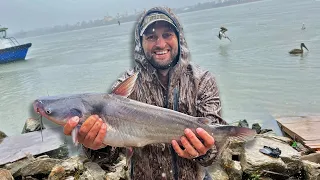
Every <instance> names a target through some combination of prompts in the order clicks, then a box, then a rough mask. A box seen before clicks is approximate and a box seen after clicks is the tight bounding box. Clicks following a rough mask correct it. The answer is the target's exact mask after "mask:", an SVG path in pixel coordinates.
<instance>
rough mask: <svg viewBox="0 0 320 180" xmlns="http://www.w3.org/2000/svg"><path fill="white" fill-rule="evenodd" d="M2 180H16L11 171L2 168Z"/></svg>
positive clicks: (0, 177) (0, 173)
mask: <svg viewBox="0 0 320 180" xmlns="http://www.w3.org/2000/svg"><path fill="white" fill-rule="evenodd" d="M0 180H14V179H13V176H12V175H11V172H10V171H9V170H7V169H1V168H0Z"/></svg>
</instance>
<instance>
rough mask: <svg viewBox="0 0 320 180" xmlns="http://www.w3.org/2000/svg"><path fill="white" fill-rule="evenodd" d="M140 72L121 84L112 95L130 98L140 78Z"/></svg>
mask: <svg viewBox="0 0 320 180" xmlns="http://www.w3.org/2000/svg"><path fill="white" fill-rule="evenodd" d="M138 74H139V72H136V73H134V74H133V75H131V76H130V77H129V78H127V79H126V80H124V81H123V82H122V83H120V84H119V85H118V86H117V87H116V88H114V90H113V91H112V94H116V95H120V96H124V97H128V96H129V95H130V94H131V93H132V91H133V87H134V85H135V83H136V80H137V78H138Z"/></svg>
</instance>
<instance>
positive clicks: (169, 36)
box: [162, 33, 173, 39]
mask: <svg viewBox="0 0 320 180" xmlns="http://www.w3.org/2000/svg"><path fill="white" fill-rule="evenodd" d="M172 36H173V34H172V33H163V34H162V37H163V39H169V38H171V37H172Z"/></svg>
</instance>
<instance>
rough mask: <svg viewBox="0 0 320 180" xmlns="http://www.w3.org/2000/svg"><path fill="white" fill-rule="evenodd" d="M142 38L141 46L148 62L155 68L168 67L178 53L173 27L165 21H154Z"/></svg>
mask: <svg viewBox="0 0 320 180" xmlns="http://www.w3.org/2000/svg"><path fill="white" fill-rule="evenodd" d="M142 38H143V39H142V47H143V50H144V53H145V55H146V57H147V59H148V60H149V61H150V63H151V64H152V65H153V66H154V67H155V68H157V69H167V68H169V67H170V66H171V65H172V63H173V62H174V60H175V58H176V57H177V55H178V38H177V36H176V34H175V32H174V30H173V27H172V26H171V25H170V24H169V23H167V22H165V21H158V22H155V23H153V24H151V25H150V26H149V27H148V28H147V29H146V30H145V33H144V34H143V37H142Z"/></svg>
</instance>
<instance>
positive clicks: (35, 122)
mask: <svg viewBox="0 0 320 180" xmlns="http://www.w3.org/2000/svg"><path fill="white" fill-rule="evenodd" d="M41 125H42V128H41ZM41 129H45V127H44V126H43V124H41V121H40V119H34V118H29V119H27V120H26V122H25V124H24V127H23V129H22V132H21V134H24V133H28V132H34V131H40V130H41Z"/></svg>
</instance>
